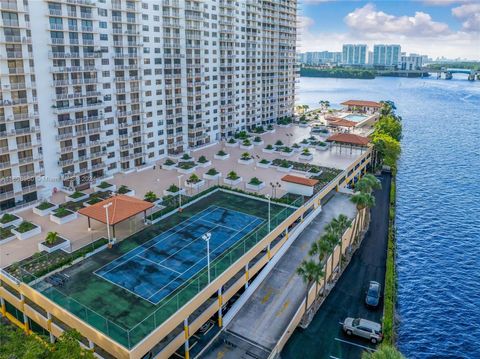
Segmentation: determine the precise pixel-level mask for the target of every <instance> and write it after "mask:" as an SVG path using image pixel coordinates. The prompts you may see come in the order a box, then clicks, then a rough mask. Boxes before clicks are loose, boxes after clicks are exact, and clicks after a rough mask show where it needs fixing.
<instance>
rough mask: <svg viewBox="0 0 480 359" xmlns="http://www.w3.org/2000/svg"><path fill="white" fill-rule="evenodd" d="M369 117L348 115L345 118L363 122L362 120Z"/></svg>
mask: <svg viewBox="0 0 480 359" xmlns="http://www.w3.org/2000/svg"><path fill="white" fill-rule="evenodd" d="M367 117H368V116H366V115H347V116H345V117H344V118H345V119H346V120H349V121H353V122H361V121H363V120H365V119H366V118H367Z"/></svg>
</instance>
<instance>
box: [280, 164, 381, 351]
mask: <svg viewBox="0 0 480 359" xmlns="http://www.w3.org/2000/svg"><path fill="white" fill-rule="evenodd" d="M380 179H381V182H382V189H381V190H378V191H375V193H374V194H375V197H376V206H375V207H374V208H372V221H371V223H370V228H369V230H368V232H367V234H366V236H365V239H364V241H363V243H362V245H361V247H360V248H359V249H358V250H357V252H356V253H355V254H354V256H353V258H352V260H351V262H350V264H349V265H348V267H347V268H346V269H345V271H344V273H343V275H342V277H341V278H340V280H339V282H338V283H337V284H336V286H335V288H334V289H333V290H332V291H331V293H330V295H329V296H328V298H327V299H326V301H325V302H324V304H323V305H322V307H321V308H320V310H319V311H318V313H317V315H316V316H315V318H314V319H313V321H312V323H311V324H310V326H309V327H308V328H307V329H306V330H302V329H299V328H298V329H297V330H296V331H295V332H294V334H293V335H292V337H291V338H290V340H289V341H288V343H287V345H286V346H285V348H284V350H283V351H282V353H281V355H280V357H281V358H282V359H296V358H322V359H323V358H332V359H355V358H360V357H361V355H362V352H363V351H364V350H368V349H370V348H374V346H373V345H372V344H370V343H369V342H368V341H367V340H364V339H360V338H355V337H349V336H347V335H345V334H344V333H343V331H342V328H341V325H340V324H339V323H341V322H343V320H344V319H345V318H346V317H362V318H365V319H369V320H372V321H376V322H380V321H381V318H382V312H383V301H381V302H380V306H379V308H378V309H376V310H371V309H367V308H366V307H365V305H364V298H365V291H366V290H367V287H368V283H369V281H371V280H375V281H377V282H379V283H381V284H382V293H383V283H384V282H385V264H386V263H385V262H386V256H387V234H388V203H389V193H390V181H391V175H390V174H383V175H382V177H381V178H380Z"/></svg>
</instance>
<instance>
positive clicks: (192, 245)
mask: <svg viewBox="0 0 480 359" xmlns="http://www.w3.org/2000/svg"><path fill="white" fill-rule="evenodd" d="M261 223H263V219H261V218H258V217H256V216H252V215H249V214H245V213H242V212H238V211H234V210H231V209H226V208H222V207H218V206H211V207H208V208H207V209H205V210H204V211H202V212H200V213H197V214H196V215H195V216H193V217H190V218H189V219H187V220H186V221H184V222H182V223H180V224H178V225H177V226H175V227H173V228H171V229H169V230H168V231H166V232H163V233H161V234H160V235H158V236H156V237H154V238H152V239H151V240H150V241H148V242H146V243H144V244H143V245H141V246H139V247H137V248H135V249H133V250H131V251H130V252H127V253H125V254H124V255H123V256H121V257H119V258H117V259H115V260H114V261H112V262H110V263H108V264H107V265H105V266H103V267H102V268H100V269H98V270H96V271H95V274H96V275H98V276H100V277H102V278H103V279H105V280H107V281H109V282H111V283H113V284H116V285H118V286H120V287H122V288H124V289H126V290H128V291H130V292H132V293H134V294H136V295H138V296H139V297H141V298H143V299H145V300H148V301H149V302H151V303H153V304H158V303H159V302H160V301H161V300H162V299H164V298H165V297H167V296H168V295H170V294H171V293H172V292H173V291H175V290H176V289H177V288H179V287H180V286H181V285H182V284H183V283H185V282H186V281H188V280H189V279H190V278H192V277H193V276H194V275H195V274H197V273H198V272H200V271H201V270H202V269H204V268H206V267H207V245H206V243H205V241H204V240H203V239H202V235H204V234H205V233H207V232H210V233H211V238H210V261H213V260H214V259H215V258H217V257H218V256H220V255H221V254H222V253H223V252H225V251H227V250H228V249H229V248H230V247H232V246H233V245H234V244H235V243H236V242H237V241H239V240H240V239H242V238H243V237H245V236H246V235H247V234H249V233H250V232H252V231H253V230H254V229H255V228H256V227H257V226H259V225H260V224H261Z"/></svg>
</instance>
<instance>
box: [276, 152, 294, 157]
mask: <svg viewBox="0 0 480 359" xmlns="http://www.w3.org/2000/svg"><path fill="white" fill-rule="evenodd" d="M277 153H279V154H280V155H281V156H283V157H290V156H293V153H294V152H293V151H292V152H283V151H277Z"/></svg>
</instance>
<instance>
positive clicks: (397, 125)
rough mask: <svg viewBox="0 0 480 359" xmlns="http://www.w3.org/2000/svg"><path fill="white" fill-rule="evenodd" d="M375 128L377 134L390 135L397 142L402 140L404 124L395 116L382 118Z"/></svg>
mask: <svg viewBox="0 0 480 359" xmlns="http://www.w3.org/2000/svg"><path fill="white" fill-rule="evenodd" d="M374 128H375V132H376V133H377V134H378V133H383V134H386V135H389V136H390V137H392V138H394V139H395V140H397V141H400V140H401V139H402V123H401V122H400V121H399V120H398V119H397V118H396V117H394V116H393V115H387V116H381V117H380V119H379V120H378V122H377V123H375V126H374Z"/></svg>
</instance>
